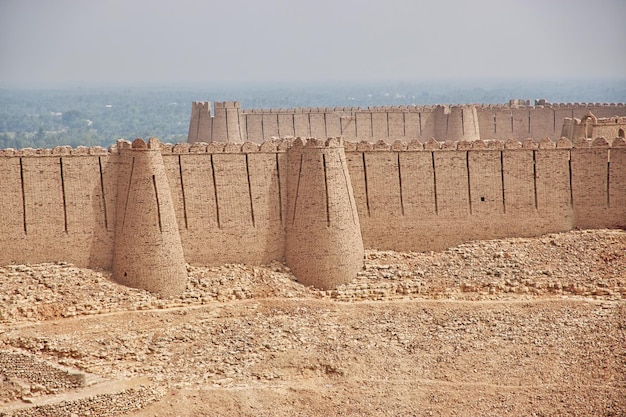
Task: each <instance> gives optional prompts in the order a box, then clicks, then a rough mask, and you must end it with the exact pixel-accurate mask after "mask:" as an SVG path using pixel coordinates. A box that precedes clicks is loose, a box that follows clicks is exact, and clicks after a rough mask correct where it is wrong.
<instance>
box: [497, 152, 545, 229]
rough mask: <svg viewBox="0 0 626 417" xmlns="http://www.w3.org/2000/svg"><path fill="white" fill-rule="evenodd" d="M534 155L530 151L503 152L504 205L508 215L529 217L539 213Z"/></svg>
mask: <svg viewBox="0 0 626 417" xmlns="http://www.w3.org/2000/svg"><path fill="white" fill-rule="evenodd" d="M534 153H535V151H534V150H528V149H519V150H506V151H503V152H502V170H503V179H504V203H505V211H506V214H508V215H511V216H518V217H528V216H535V215H536V213H537V207H536V198H535V197H536V194H535V163H534V156H535V155H534Z"/></svg>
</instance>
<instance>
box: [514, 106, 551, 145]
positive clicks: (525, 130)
mask: <svg viewBox="0 0 626 417" xmlns="http://www.w3.org/2000/svg"><path fill="white" fill-rule="evenodd" d="M511 117H512V121H513V132H512V137H514V138H515V139H518V140H523V139H526V138H530V137H531V133H530V114H529V111H528V109H526V108H521V109H512V110H511ZM548 137H554V135H552V134H550V135H548ZM537 139H541V138H537Z"/></svg>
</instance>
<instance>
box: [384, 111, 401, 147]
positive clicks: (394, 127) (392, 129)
mask: <svg viewBox="0 0 626 417" xmlns="http://www.w3.org/2000/svg"><path fill="white" fill-rule="evenodd" d="M405 114H406V112H401V111H394V112H390V113H387V118H388V127H389V142H393V141H395V140H402V139H405V137H406V135H405V121H404V116H405Z"/></svg>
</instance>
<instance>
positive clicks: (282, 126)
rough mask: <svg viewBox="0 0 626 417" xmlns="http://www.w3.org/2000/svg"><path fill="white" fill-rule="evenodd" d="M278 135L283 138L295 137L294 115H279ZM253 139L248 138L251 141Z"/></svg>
mask: <svg viewBox="0 0 626 417" xmlns="http://www.w3.org/2000/svg"><path fill="white" fill-rule="evenodd" d="M278 133H279V136H281V137H286V136H295V134H296V131H295V128H294V123H293V113H279V114H278ZM251 139H252V138H248V140H251Z"/></svg>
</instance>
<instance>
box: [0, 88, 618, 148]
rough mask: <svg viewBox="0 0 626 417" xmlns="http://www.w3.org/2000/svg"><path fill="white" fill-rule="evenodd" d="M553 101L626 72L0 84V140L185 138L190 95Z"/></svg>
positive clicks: (593, 91) (605, 97) (335, 102)
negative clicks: (510, 78)
mask: <svg viewBox="0 0 626 417" xmlns="http://www.w3.org/2000/svg"><path fill="white" fill-rule="evenodd" d="M544 97H545V98H548V99H549V100H550V101H553V102H575V101H583V102H624V101H626V80H612V81H589V80H585V81H568V82H565V81H559V82H548V81H543V82H540V81H535V82H521V81H520V82H502V83H497V82H494V81H489V80H473V81H463V80H459V81H455V82H445V83H444V82H394V83H368V84H364V83H333V84H316V85H313V84H298V85H295V84H273V85H253V84H237V85H220V86H192V85H178V86H174V85H170V86H128V87H121V86H113V87H111V86H108V87H105V86H99V87H95V86H90V87H80V88H79V87H67V88H55V89H52V88H39V89H33V88H16V87H11V88H0V148H26V147H32V148H50V147H54V146H57V145H71V146H79V145H83V146H93V145H101V146H109V145H111V144H113V143H114V142H115V141H116V140H117V139H119V138H125V139H134V138H135V137H150V136H156V137H158V138H160V139H161V140H162V141H164V142H172V143H175V142H184V141H186V140H187V130H188V124H189V116H190V111H191V102H192V101H230V100H238V101H241V103H242V106H243V107H244V108H269V107H316V106H321V107H327V106H363V107H366V106H389V105H408V104H421V105H424V104H437V103H443V104H452V103H506V102H508V100H509V99H512V98H524V99H529V100H531V101H532V100H533V99H535V98H544Z"/></svg>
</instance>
